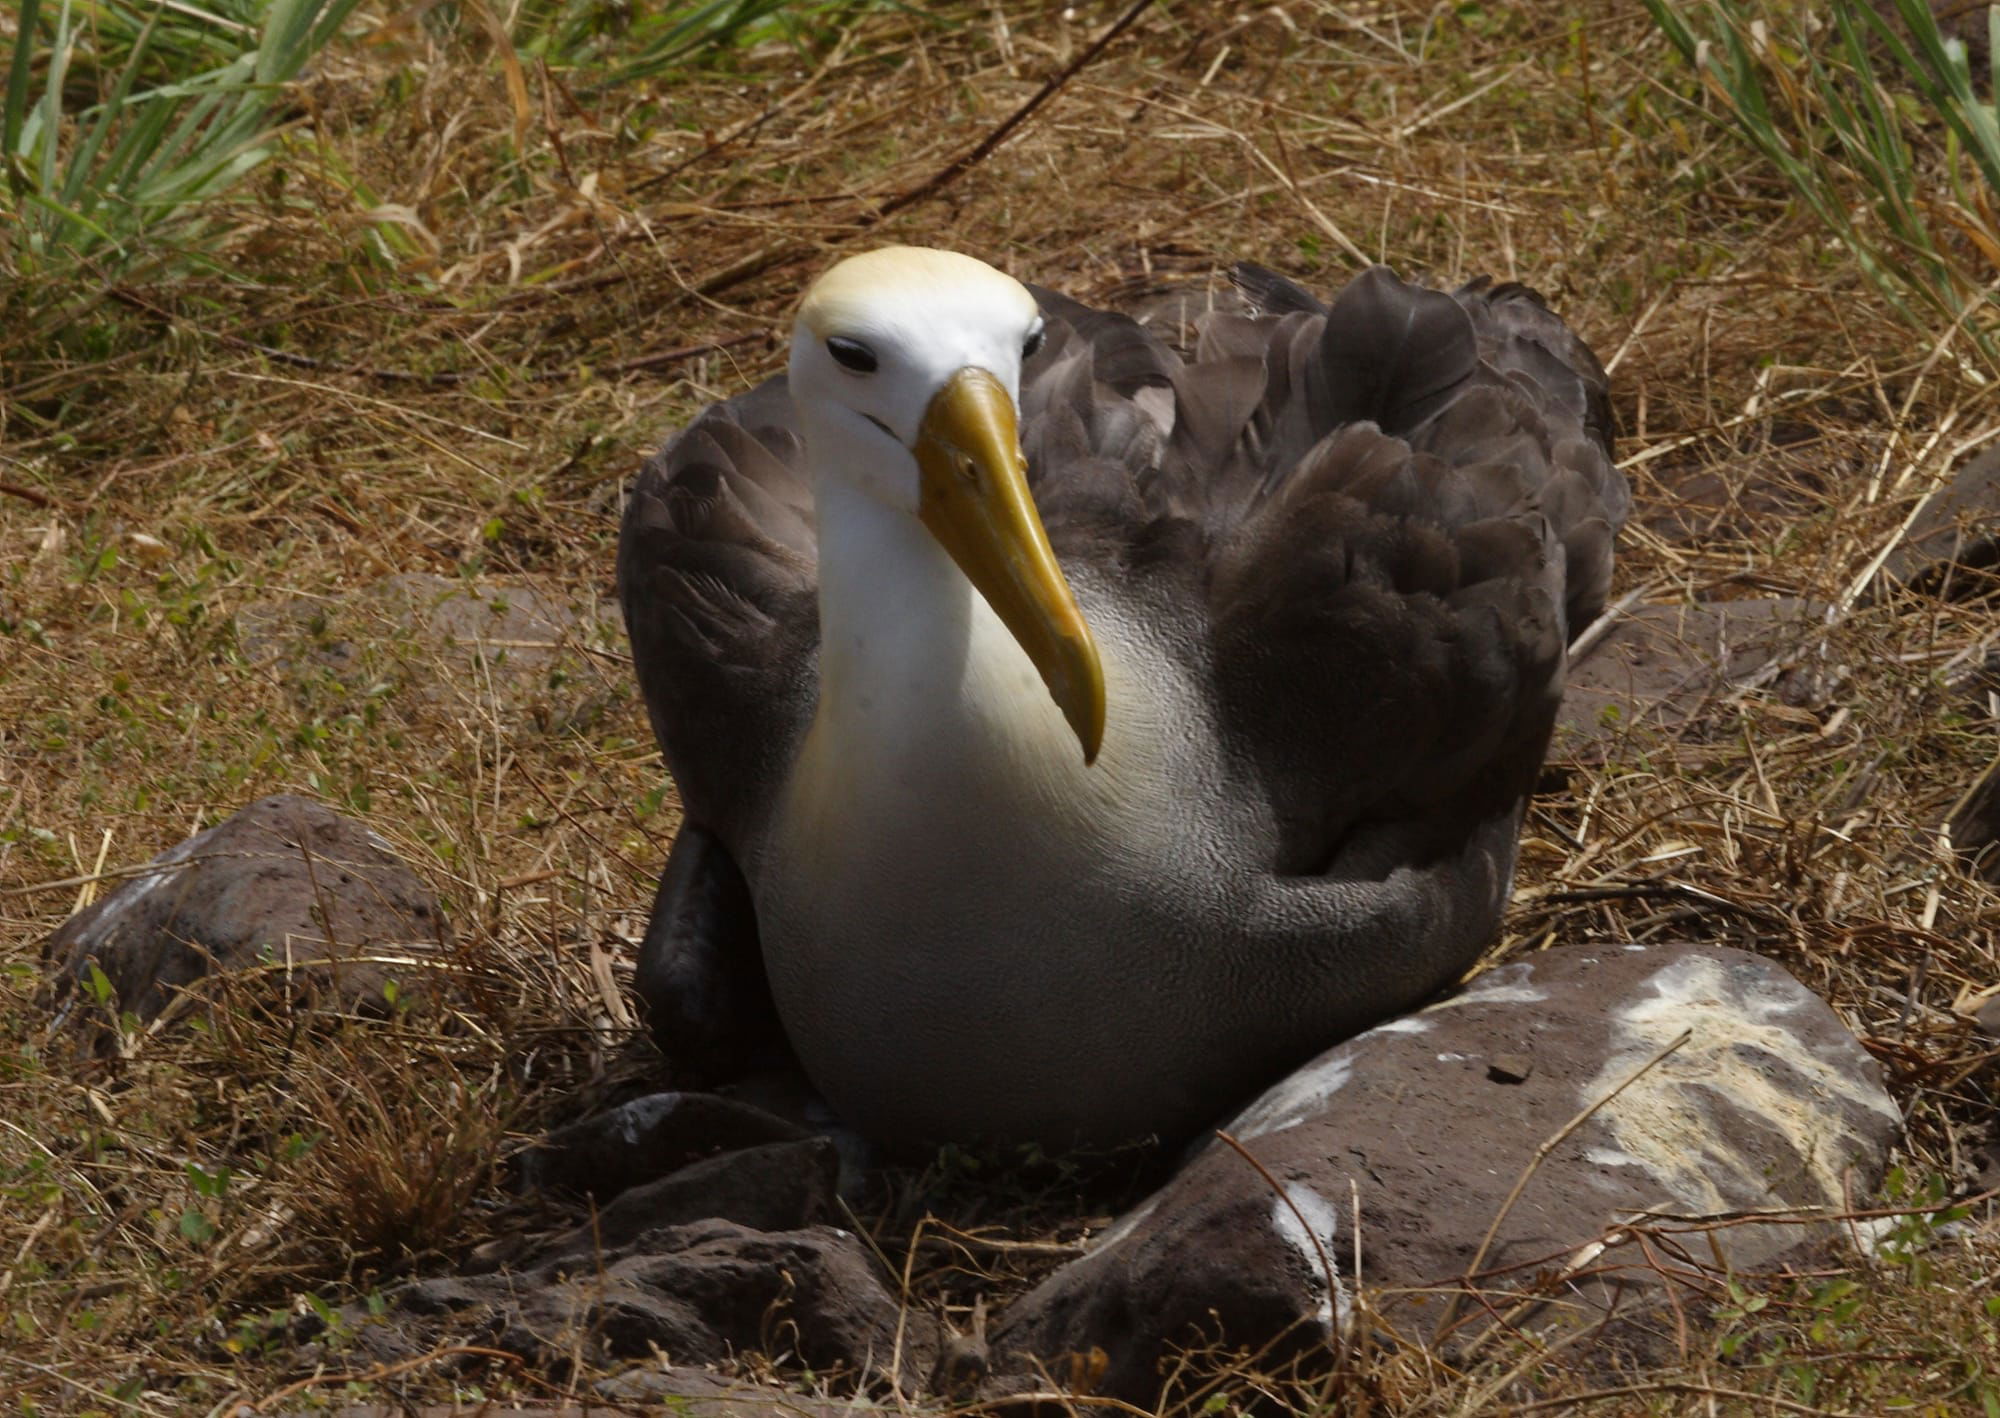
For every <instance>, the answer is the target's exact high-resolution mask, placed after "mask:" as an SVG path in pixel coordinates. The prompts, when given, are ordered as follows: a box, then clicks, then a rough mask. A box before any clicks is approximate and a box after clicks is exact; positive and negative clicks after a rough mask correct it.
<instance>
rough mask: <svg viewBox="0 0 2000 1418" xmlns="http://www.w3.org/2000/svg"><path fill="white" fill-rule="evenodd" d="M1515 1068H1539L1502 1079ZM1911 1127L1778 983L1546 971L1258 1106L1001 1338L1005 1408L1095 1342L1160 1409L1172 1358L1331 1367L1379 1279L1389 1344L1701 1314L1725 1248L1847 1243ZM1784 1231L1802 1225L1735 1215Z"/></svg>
mask: <svg viewBox="0 0 2000 1418" xmlns="http://www.w3.org/2000/svg"><path fill="white" fill-rule="evenodd" d="M1682 1030H1687V1031H1689V1037H1688V1038H1687V1040H1686V1041H1685V1042H1684V1043H1682V1044H1681V1045H1680V1046H1679V1047H1677V1048H1673V1049H1671V1050H1670V1049H1669V1048H1668V1046H1669V1045H1671V1044H1672V1043H1673V1041H1674V1040H1675V1038H1676V1036H1678V1035H1679V1034H1680V1033H1681V1031H1682ZM1506 1053H1516V1054H1520V1053H1531V1054H1532V1057H1533V1060H1534V1067H1533V1070H1532V1072H1531V1073H1529V1074H1528V1076H1527V1077H1525V1078H1524V1079H1521V1080H1520V1081H1518V1082H1511V1083H1499V1082H1495V1081H1493V1080H1492V1078H1491V1077H1490V1075H1489V1065H1490V1061H1491V1060H1493V1059H1495V1058H1497V1057H1498V1056H1500V1055H1502V1054H1506ZM1607 1099H1609V1101H1605V1100H1607ZM1593 1105H1597V1106H1596V1107H1595V1111H1591V1112H1590V1113H1589V1115H1588V1116H1587V1117H1585V1118H1583V1120H1582V1121H1581V1122H1576V1119H1577V1118H1578V1117H1579V1115H1580V1114H1583V1113H1584V1112H1585V1111H1586V1110H1588V1109H1591V1108H1592V1106H1593ZM1572 1123H1575V1125H1574V1126H1573V1127H1571V1124H1572ZM1566 1128H1568V1129H1569V1130H1568V1131H1567V1132H1565V1129H1566ZM1900 1130H1901V1116H1900V1114H1899V1113H1898V1112H1897V1109H1896V1107H1895V1105H1894V1104H1893V1103H1892V1102H1891V1101H1890V1099H1889V1098H1888V1096H1887V1094H1886V1093H1885V1092H1884V1091H1883V1088H1882V1083H1881V1074H1880V1070H1879V1068H1878V1067H1877V1065H1876V1064H1875V1062H1874V1060H1873V1059H1872V1058H1871V1057H1870V1056H1869V1055H1868V1053H1867V1052H1866V1051H1865V1050H1864V1049H1862V1048H1861V1046H1860V1044H1859V1043H1858V1042H1857V1041H1856V1040H1855V1039H1854V1038H1853V1036H1852V1035H1850V1034H1849V1033H1848V1031H1847V1030H1846V1029H1845V1028H1844V1027H1843V1026H1842V1025H1841V1023H1840V1021H1839V1019H1838V1018H1837V1017H1836V1016H1835V1015H1834V1013H1833V1011H1832V1010H1831V1009H1829V1008H1828V1007H1827V1006H1826V1005H1825V1004H1824V1003H1823V1002H1822V1001H1821V1000H1819V999H1818V998H1817V997H1816V996H1814V995H1813V994H1812V993H1811V992H1810V991H1808V990H1807V989H1806V988H1805V987H1804V986H1802V985H1801V984H1799V983H1798V981H1796V980H1795V979H1793V978H1792V977H1791V976H1790V975H1789V974H1787V973H1786V972H1785V971H1784V970H1783V969H1781V968H1780V967H1779V966H1777V965H1776V964H1774V963H1773V962H1771V961H1769V960H1765V959H1763V958H1761V957H1758V956H1754V955H1749V954H1746V953H1744V952H1741V951H1735V950H1726V949H1717V948H1707V947H1694V946H1655V947H1636V946H1622V947H1621V946H1605V947H1582V946H1573V947H1568V948H1565V949H1560V950H1553V951H1548V952H1545V953H1542V954H1539V955H1536V956H1533V957H1531V958H1530V959H1528V960H1526V961H1523V962H1520V963H1518V964H1511V965H1507V966H1503V967H1501V968H1499V969H1496V970H1493V971H1489V972H1488V973H1486V974H1484V975H1481V976H1480V977H1478V978H1477V979H1476V980H1474V981H1473V982H1472V983H1471V984H1470V985H1469V986H1468V987H1466V988H1465V989H1464V990H1463V991H1462V992H1461V993H1459V994H1458V995H1456V996H1454V997H1451V998H1449V999H1447V1000H1445V1001H1443V1002H1441V1003H1439V1004H1436V1005H1433V1006H1431V1007H1430V1008H1428V1009H1426V1010H1424V1011H1422V1012H1420V1013H1418V1014H1414V1015H1410V1016H1408V1017H1406V1018H1403V1019H1399V1020H1395V1021H1392V1022H1390V1023H1388V1024H1385V1025H1382V1026H1380V1027H1378V1028H1376V1029H1373V1030H1370V1031H1369V1032H1367V1033H1365V1034H1362V1035H1360V1036H1359V1037H1357V1038H1354V1039H1351V1040H1349V1041H1348V1042H1346V1043H1344V1044H1341V1045H1340V1046H1338V1047H1336V1048H1334V1049H1331V1050H1329V1051H1328V1052H1327V1053H1325V1054H1323V1055H1321V1056H1320V1057H1319V1058H1318V1059H1317V1060H1315V1061H1314V1062H1313V1063H1311V1064H1309V1065H1307V1066H1306V1067H1305V1068H1302V1069H1300V1070H1299V1071H1298V1072H1296V1073H1295V1074H1293V1075H1292V1076H1291V1077H1289V1078H1287V1079H1286V1080H1284V1081H1283V1082H1282V1083H1280V1084H1278V1085H1277V1086H1276V1087H1274V1088H1272V1089H1271V1090H1270V1091H1268V1092H1267V1093H1266V1094H1265V1095H1264V1096H1263V1097H1261V1098H1259V1099H1258V1100H1257V1101H1256V1102H1254V1103H1252V1104H1251V1105H1250V1106H1249V1107H1248V1108H1247V1109H1245V1110H1244V1111H1243V1112H1242V1113H1241V1114H1240V1115H1239V1116H1237V1117H1236V1118H1235V1119H1234V1120H1232V1121H1231V1122H1230V1123H1229V1124H1228V1125H1227V1126H1226V1128H1225V1129H1224V1131H1225V1132H1227V1133H1228V1134H1229V1135H1230V1136H1232V1137H1234V1138H1235V1139H1236V1140H1237V1142H1239V1143H1240V1144H1241V1147H1242V1149H1243V1151H1241V1152H1239V1151H1238V1150H1237V1148H1236V1147H1233V1146H1231V1145H1229V1143H1228V1142H1227V1141H1225V1140H1222V1139H1218V1140H1216V1141H1214V1142H1212V1143H1210V1144H1209V1145H1207V1146H1206V1147H1205V1148H1203V1149H1202V1150H1201V1151H1200V1152H1198V1153H1197V1154H1196V1155H1195V1156H1194V1157H1193V1158H1192V1159H1191V1160H1190V1161H1189V1163H1188V1164H1187V1165H1186V1166H1184V1167H1183V1168H1182V1169H1181V1171H1180V1172H1179V1173H1178V1174H1177V1175H1176V1176H1175V1177H1174V1178H1173V1180H1171V1181H1170V1182H1169V1183H1167V1185H1166V1186H1165V1187H1163V1188H1162V1189H1161V1190H1160V1191H1158V1192H1156V1193H1155V1194H1154V1195H1153V1196H1152V1197H1151V1198H1150V1199H1149V1200H1147V1201H1146V1202H1145V1203H1143V1204H1142V1205H1140V1206H1139V1207H1138V1208H1136V1209H1135V1210H1134V1211H1132V1212H1130V1213H1129V1214H1127V1215H1126V1216H1125V1217H1123V1218H1122V1219H1120V1220H1119V1221H1118V1222H1117V1223H1116V1224H1114V1225H1113V1226H1112V1227H1111V1228H1110V1229H1109V1230H1108V1231H1106V1232H1105V1233H1104V1234H1103V1235H1102V1236H1101V1237H1100V1238H1098V1240H1097V1242H1096V1244H1095V1246H1094V1249H1093V1250H1092V1251H1091V1253H1090V1254H1088V1255H1086V1256H1084V1257H1082V1258H1081V1259H1078V1260H1076V1261H1073V1262H1071V1263H1070V1264H1069V1265H1067V1266H1065V1267H1064V1268H1063V1269H1062V1270H1059V1271H1057V1272H1056V1273H1055V1274H1054V1275H1052V1276H1051V1277H1049V1278H1048V1279H1047V1280H1046V1281H1044V1282H1043V1283H1042V1284H1041V1285H1040V1286H1038V1287H1037V1288H1036V1289H1035V1290H1033V1291H1031V1292H1030V1293H1029V1294H1028V1295H1027V1296H1025V1297H1024V1298H1022V1299H1021V1300H1020V1301H1018V1302H1017V1303H1016V1304H1015V1305H1014V1306H1013V1307H1012V1308H1011V1309H1010V1310H1009V1311H1008V1313H1007V1314H1006V1315H1004V1316H1003V1317H1002V1318H1001V1320H1000V1322H999V1324H998V1326H997V1328H996V1332H995V1334H994V1336H993V1342H992V1347H993V1352H994V1360H995V1366H996V1373H997V1374H998V1375H999V1376H1000V1377H998V1378H996V1379H995V1380H994V1381H992V1383H991V1384H990V1385H989V1391H991V1392H995V1393H998V1392H1004V1391H1006V1390H1008V1389H1009V1388H1018V1387H1020V1386H1021V1385H1022V1384H1023V1383H1024V1382H1028V1381H1029V1380H1026V1379H1024V1378H1023V1375H1025V1374H1029V1373H1031V1372H1033V1370H1034V1369H1035V1367H1036V1366H1042V1367H1045V1368H1047V1369H1048V1370H1049V1371H1051V1372H1058V1373H1059V1372H1062V1365H1063V1363H1064V1360H1065V1357H1066V1356H1068V1355H1072V1354H1089V1353H1090V1351H1091V1350H1093V1349H1101V1350H1102V1351H1103V1352H1104V1354H1105V1355H1106V1356H1108V1359H1109V1364H1108V1367H1107V1368H1106V1369H1105V1371H1104V1374H1103V1377H1102V1378H1101V1379H1100V1381H1099V1382H1098V1385H1097V1391H1098V1392H1099V1393H1103V1394H1107V1395H1111V1396H1114V1397H1121V1398H1125V1399H1128V1400H1131V1401H1133V1402H1138V1403H1147V1404H1150V1403H1152V1402H1154V1401H1156V1400H1157V1399H1158V1397H1159V1388H1160V1384H1161V1376H1160V1369H1159V1364H1160V1361H1161V1359H1162V1357H1163V1356H1164V1355H1166V1354H1168V1353H1169V1352H1170V1351H1172V1350H1173V1349H1175V1348H1177V1347H1183V1346H1189V1345H1199V1344H1204V1343H1213V1342H1220V1343H1222V1344H1224V1345H1226V1346H1228V1347H1231V1348H1242V1349H1260V1348H1263V1347H1265V1346H1270V1349H1269V1351H1268V1352H1267V1353H1266V1356H1265V1361H1266V1362H1281V1361H1282V1360H1283V1359H1284V1358H1286V1357H1287V1356H1288V1355H1290V1356H1299V1355H1306V1354H1309V1353H1311V1352H1319V1353H1324V1352H1326V1345H1327V1343H1328V1341H1329V1339H1330V1338H1332V1337H1333V1336H1335V1335H1336V1334H1339V1333H1341V1332H1342V1331H1343V1330H1345V1329H1346V1328H1348V1327H1349V1326H1350V1325H1351V1324H1352V1323H1353V1322H1354V1318H1355V1315H1356V1313H1357V1312H1356V1310H1355V1308H1354V1292H1355V1271H1356V1265H1357V1258H1358V1260H1359V1264H1360V1267H1361V1276H1362V1280H1363V1281H1364V1282H1365V1284H1366V1285H1367V1286H1368V1287H1370V1290H1371V1294H1373V1295H1374V1296H1375V1298H1374V1300H1373V1311H1372V1315H1371V1318H1370V1320H1369V1323H1370V1324H1371V1325H1375V1326H1380V1327H1382V1328H1384V1329H1386V1330H1387V1331H1389V1332H1390V1333H1392V1334H1394V1335H1397V1336H1399V1337H1400V1338H1401V1339H1402V1340H1403V1341H1405V1342H1416V1343H1428V1342H1433V1340H1434V1339H1440V1340H1442V1342H1444V1343H1445V1344H1446V1346H1447V1347H1448V1348H1458V1349H1463V1348H1464V1347H1466V1346H1470V1345H1478V1344H1483V1343H1485V1342H1487V1341H1486V1339H1484V1338H1482V1337H1481V1336H1482V1334H1483V1332H1484V1331H1486V1330H1488V1329H1489V1328H1493V1327H1495V1326H1499V1327H1502V1328H1504V1329H1515V1328H1519V1329H1524V1330H1533V1331H1535V1332H1537V1333H1542V1334H1546V1333H1548V1332H1550V1331H1552V1330H1560V1329H1563V1328H1565V1327H1573V1326H1600V1325H1602V1324H1603V1323H1604V1322H1605V1321H1606V1319H1607V1318H1608V1317H1610V1316H1612V1315H1614V1314H1616V1313H1620V1312H1626V1311H1631V1310H1634V1309H1641V1310H1643V1309H1644V1308H1645V1307H1646V1306H1647V1305H1650V1304H1652V1303H1655V1302H1657V1301H1658V1300H1659V1299H1661V1298H1662V1297H1663V1296H1664V1294H1665V1293H1666V1291H1667V1289H1668V1287H1673V1289H1674V1290H1675V1291H1676V1293H1679V1292H1682V1291H1685V1292H1689V1294H1691V1295H1692V1297H1693V1301H1692V1303H1693V1305H1694V1307H1698V1305H1699V1302H1700V1301H1701V1299H1702V1298H1703V1297H1706V1296H1712V1295H1713V1294H1715V1293H1716V1287H1715V1280H1716V1277H1715V1274H1714V1271H1713V1267H1714V1265H1715V1258H1716V1256H1718V1255H1719V1256H1720V1257H1722V1258H1723V1260H1724V1261H1725V1262H1726V1263H1727V1264H1728V1265H1729V1266H1731V1267H1732V1268H1734V1269H1735V1270H1737V1271H1739V1272H1750V1271H1755V1270H1758V1269H1763V1268H1768V1267H1773V1266H1777V1265H1780V1264H1782V1263H1784V1262H1785V1261H1786V1259H1787V1257H1797V1256H1800V1255H1802V1254H1804V1248H1807V1247H1812V1246H1819V1245H1824V1244H1826V1243H1828V1242H1829V1241H1830V1240H1833V1239H1837V1238H1838V1237H1839V1235H1840V1234H1841V1228H1840V1227H1839V1226H1838V1225H1837V1224H1835V1223H1833V1222H1831V1221H1826V1220H1813V1219H1812V1218H1813V1217H1814V1216H1815V1215H1823V1214H1827V1213H1832V1212H1838V1211H1841V1210H1843V1209H1845V1208H1846V1207H1847V1206H1848V1205H1849V1204H1850V1203H1859V1202H1860V1201H1861V1200H1862V1199H1863V1198H1865V1196H1866V1195H1867V1193H1868V1190H1869V1188H1870V1187H1871V1186H1872V1185H1873V1184H1874V1183H1875V1182H1876V1181H1877V1180H1878V1179H1879V1175H1880V1173H1881V1170H1882V1168H1883V1167H1884V1165H1885V1162H1886V1157H1887V1152H1888V1148H1889V1146H1890V1145H1891V1143H1892V1142H1893V1141H1894V1139H1895V1138H1896V1137H1897V1136H1898V1135H1899V1133H1900ZM1544 1145H1547V1146H1548V1147H1549V1151H1548V1153H1547V1155H1546V1156H1545V1157H1542V1158H1540V1159H1539V1161H1538V1160H1537V1150H1538V1149H1539V1148H1541V1147H1543V1146H1544ZM1245 1153H1247V1154H1248V1156H1247V1157H1246V1156H1245V1155H1244V1154H1245ZM1250 1159H1255V1160H1254V1163H1253V1162H1252V1161H1251V1160H1250ZM1523 1178H1525V1182H1523ZM1517 1183H1520V1184H1521V1190H1520V1194H1519V1196H1518V1197H1516V1198H1515V1199H1514V1200H1513V1202H1512V1204H1511V1205H1509V1204H1508V1198H1509V1193H1510V1192H1511V1191H1512V1190H1513V1188H1514V1187H1515V1186H1516V1184H1517ZM1280 1188H1281V1189H1282V1190H1279V1189H1280ZM1773 1211H1784V1212H1788V1213H1793V1214H1794V1216H1795V1217H1797V1218H1803V1222H1804V1224H1791V1222H1790V1221H1786V1222H1780V1221H1763V1220H1754V1219H1753V1220H1751V1221H1747V1222H1746V1221H1743V1220H1741V1219H1740V1218H1741V1215H1742V1214H1743V1213H1753V1214H1754V1213H1769V1212H1773ZM1357 1217H1358V1223H1359V1224H1358V1229H1357V1225H1356V1221H1357ZM1716 1217H1730V1218H1737V1219H1732V1220H1729V1221H1725V1222H1723V1223H1722V1224H1712V1223H1710V1222H1706V1221H1703V1220H1701V1218H1716ZM1496 1218H1498V1222H1497V1226H1496V1225H1495V1221H1496ZM1489 1227H1492V1228H1494V1229H1493V1234H1492V1241H1491V1244H1490V1245H1488V1246H1486V1247H1485V1249H1484V1251H1483V1253H1482V1241H1483V1238H1485V1237H1486V1236H1487V1234H1488V1229H1489ZM1711 1244H1712V1245H1713V1247H1714V1249H1713V1250H1711ZM1357 1253H1358V1257H1357ZM1468 1271H1476V1277H1477V1279H1476V1285H1477V1289H1478V1291H1479V1299H1478V1300H1477V1301H1474V1302H1466V1303H1462V1304H1461V1303H1460V1301H1459V1299H1458V1298H1457V1297H1459V1296H1460V1295H1461V1294H1462V1293H1463V1290H1464V1286H1463V1277H1465V1276H1466V1274H1467V1272H1468ZM1376 1287H1385V1288H1382V1289H1380V1290H1377V1289H1376ZM1684 1298H1685V1297H1684ZM1447 1311H1454V1312H1456V1313H1455V1314H1454V1315H1453V1316H1452V1317H1451V1318H1450V1320H1449V1321H1448V1320H1447Z"/></svg>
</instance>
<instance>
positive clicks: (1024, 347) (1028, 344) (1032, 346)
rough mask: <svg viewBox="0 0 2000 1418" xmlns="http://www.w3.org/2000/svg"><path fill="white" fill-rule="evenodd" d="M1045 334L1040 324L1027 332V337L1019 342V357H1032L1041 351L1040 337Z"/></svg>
mask: <svg viewBox="0 0 2000 1418" xmlns="http://www.w3.org/2000/svg"><path fill="white" fill-rule="evenodd" d="M1046 334H1047V331H1045V330H1044V329H1043V328H1042V327H1041V326H1040V325H1037V326H1036V327H1035V328H1034V329H1032V330H1030V331H1029V332H1028V338H1027V339H1026V340H1024V341H1022V343H1021V358H1022V359H1033V358H1034V357H1035V356H1036V355H1038V354H1040V353H1041V352H1042V339H1043V337H1044V336H1045V335H1046Z"/></svg>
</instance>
